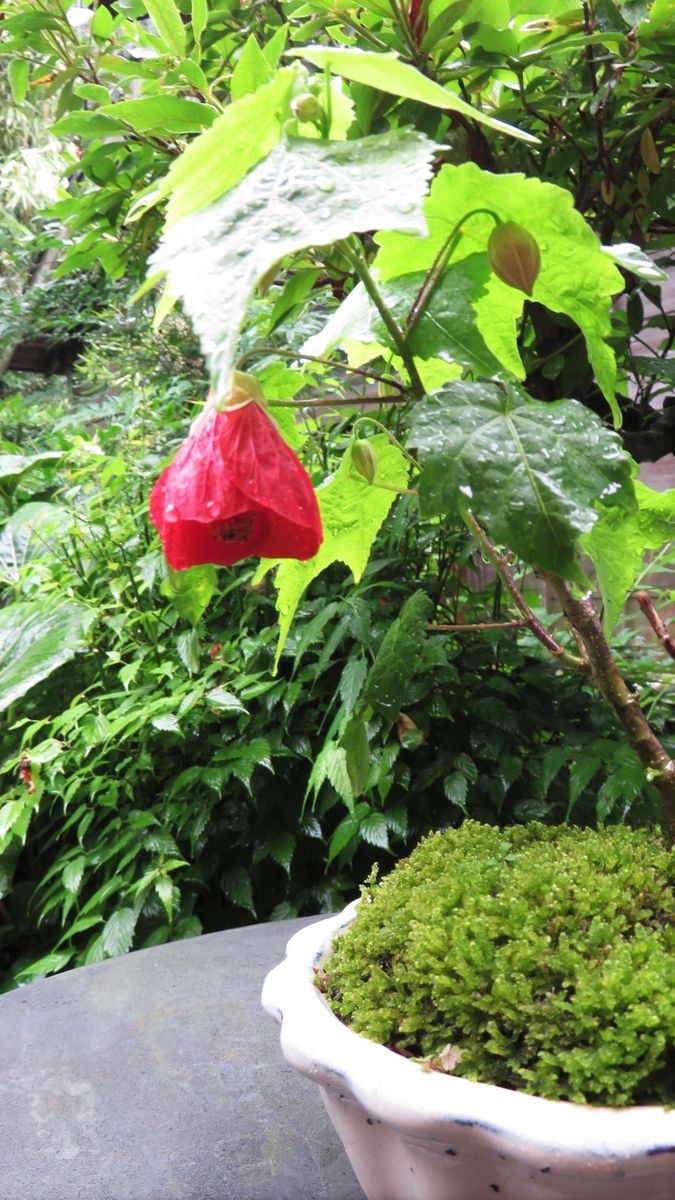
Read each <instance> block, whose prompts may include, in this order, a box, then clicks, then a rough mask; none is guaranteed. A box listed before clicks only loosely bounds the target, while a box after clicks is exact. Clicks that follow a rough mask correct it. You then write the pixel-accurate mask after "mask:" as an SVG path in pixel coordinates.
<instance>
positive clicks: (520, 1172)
mask: <svg viewBox="0 0 675 1200" xmlns="http://www.w3.org/2000/svg"><path fill="white" fill-rule="evenodd" d="M354 912H355V904H351V905H349V907H348V908H346V909H345V910H344V912H343V913H340V914H339V915H338V916H337V917H330V918H329V919H327V920H325V921H320V922H318V923H317V924H314V925H309V926H307V927H306V928H304V929H302V930H301V931H300V933H297V934H296V935H295V937H293V938H291V940H290V942H289V943H288V947H287V950H286V959H285V961H284V962H282V963H280V965H279V966H278V967H275V968H274V970H273V971H271V972H270V974H269V975H268V976H267V979H266V980H265V986H264V988H263V996H262V1002H263V1006H264V1008H265V1009H266V1010H267V1012H269V1013H270V1014H271V1015H272V1016H273V1017H275V1018H276V1020H277V1021H278V1022H279V1023H280V1025H281V1045H282V1049H283V1052H284V1055H285V1056H286V1058H287V1059H288V1061H289V1062H290V1063H291V1065H292V1066H293V1067H295V1068H296V1069H297V1070H298V1071H300V1072H301V1073H302V1074H303V1075H307V1076H308V1077H309V1078H310V1079H313V1080H315V1082H316V1083H318V1084H319V1086H320V1088H321V1093H322V1096H323V1100H324V1104H325V1105H326V1108H327V1110H328V1113H329V1115H330V1118H331V1120H332V1122H333V1125H334V1126H335V1128H336V1130H337V1132H338V1134H339V1136H340V1137H341V1139H342V1141H343V1143H344V1146H345V1149H346V1151H347V1154H348V1156H349V1159H350V1162H351V1164H352V1166H353V1168H354V1171H355V1172H356V1175H357V1177H358V1180H359V1182H360V1184H361V1186H362V1188H363V1190H364V1192H365V1193H366V1196H367V1197H368V1200H492V1197H494V1196H496V1195H497V1196H500V1197H501V1200H675V1110H671V1111H666V1110H664V1109H662V1108H655V1107H649V1108H647V1107H644V1108H624V1109H611V1108H594V1107H592V1106H590V1105H583V1104H569V1103H565V1102H560V1101H555V1100H541V1099H539V1098H538V1097H536V1096H527V1095H524V1094H523V1093H520V1092H512V1091H508V1090H507V1089H505V1088H499V1087H493V1086H492V1085H490V1084H484V1083H472V1082H471V1081H470V1080H466V1079H459V1078H455V1077H453V1076H450V1075H443V1074H439V1073H437V1072H432V1071H425V1070H423V1068H422V1067H421V1066H419V1065H418V1064H417V1063H415V1062H413V1061H411V1060H409V1059H405V1058H402V1057H401V1056H400V1055H398V1054H394V1053H393V1052H392V1051H391V1050H387V1049H386V1048H385V1047H384V1046H378V1045H376V1044H375V1043H374V1042H370V1041H368V1040H367V1039H366V1038H363V1037H361V1036H359V1035H358V1034H356V1033H353V1032H352V1031H351V1030H350V1029H348V1028H347V1027H346V1026H345V1025H343V1024H342V1022H341V1021H339V1020H338V1019H337V1017H336V1016H335V1015H334V1014H333V1013H332V1012H331V1011H330V1009H329V1008H328V1006H327V1004H326V1002H325V1001H324V999H323V997H322V996H321V993H320V992H319V991H318V989H317V988H316V987H315V986H314V975H315V971H316V968H317V966H318V965H319V963H320V962H321V960H322V958H323V957H324V955H325V954H326V953H327V951H328V949H329V947H330V944H331V941H332V939H333V938H334V937H335V935H336V934H337V933H339V931H340V930H342V929H344V928H345V927H346V926H347V925H348V924H349V922H350V921H351V920H352V919H353V917H354Z"/></svg>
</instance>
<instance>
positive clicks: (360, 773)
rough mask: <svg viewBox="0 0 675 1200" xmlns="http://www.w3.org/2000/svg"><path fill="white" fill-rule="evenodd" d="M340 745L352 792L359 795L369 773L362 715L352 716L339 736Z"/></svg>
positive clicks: (368, 757)
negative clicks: (344, 757) (343, 753)
mask: <svg viewBox="0 0 675 1200" xmlns="http://www.w3.org/2000/svg"><path fill="white" fill-rule="evenodd" d="M340 745H341V747H342V749H343V750H344V752H345V756H346V760H345V761H346V765H347V774H348V775H349V782H350V784H351V787H352V794H353V795H354V796H360V795H362V793H363V792H364V791H365V788H366V783H367V782H368V775H369V773H370V747H369V744H368V728H367V725H366V722H365V720H364V718H363V717H359V716H356V717H352V719H351V721H349V722H348V724H347V727H346V729H345V731H344V733H343V734H342V737H341V738H340Z"/></svg>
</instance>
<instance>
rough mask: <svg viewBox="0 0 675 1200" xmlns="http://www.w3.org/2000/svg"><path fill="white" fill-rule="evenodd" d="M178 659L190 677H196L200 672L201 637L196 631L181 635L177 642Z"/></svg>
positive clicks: (192, 630)
mask: <svg viewBox="0 0 675 1200" xmlns="http://www.w3.org/2000/svg"><path fill="white" fill-rule="evenodd" d="M176 650H177V652H178V657H179V658H180V660H181V662H182V663H183V665H184V667H185V669H186V671H188V672H189V673H190V675H196V674H197V671H198V670H199V637H198V634H197V630H196V629H191V630H190V631H189V633H181V634H180V636H179V637H178V639H177V641H176Z"/></svg>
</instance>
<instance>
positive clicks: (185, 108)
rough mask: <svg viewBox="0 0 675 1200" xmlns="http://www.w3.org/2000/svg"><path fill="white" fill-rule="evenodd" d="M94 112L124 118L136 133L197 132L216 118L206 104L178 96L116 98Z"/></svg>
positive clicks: (213, 110) (120, 119)
mask: <svg viewBox="0 0 675 1200" xmlns="http://www.w3.org/2000/svg"><path fill="white" fill-rule="evenodd" d="M98 111H99V113H101V114H102V115H103V116H106V117H112V118H113V119H115V120H117V121H124V122H125V123H126V124H127V125H131V127H132V129H135V130H136V131H137V132H138V133H156V134H168V135H169V136H173V135H174V134H178V133H195V132H199V131H200V130H202V129H203V128H204V126H205V125H211V124H212V123H213V121H215V119H216V110H215V109H214V108H211V107H210V106H209V105H208V104H200V103H198V101H197V100H183V99H182V98H181V97H180V96H143V97H142V98H141V99H139V100H118V101H117V102H116V103H115V104H102V105H101V107H100V109H99V110H98Z"/></svg>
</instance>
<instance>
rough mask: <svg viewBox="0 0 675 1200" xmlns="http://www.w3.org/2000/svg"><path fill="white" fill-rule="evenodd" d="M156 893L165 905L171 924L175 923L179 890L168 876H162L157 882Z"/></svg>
mask: <svg viewBox="0 0 675 1200" xmlns="http://www.w3.org/2000/svg"><path fill="white" fill-rule="evenodd" d="M155 891H156V893H157V895H158V896H159V898H160V900H161V902H162V904H163V905H164V911H165V913H166V915H167V917H168V919H169V922H171V921H173V906H174V900H175V899H176V895H177V892H178V889H177V888H176V887H175V885H174V884H173V883H172V882H171V880H170V879H169V878H168V877H167V876H166V875H160V876H159V878H158V879H156V880H155Z"/></svg>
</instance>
